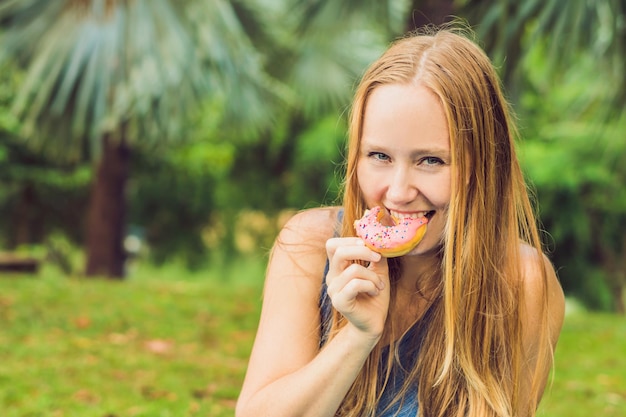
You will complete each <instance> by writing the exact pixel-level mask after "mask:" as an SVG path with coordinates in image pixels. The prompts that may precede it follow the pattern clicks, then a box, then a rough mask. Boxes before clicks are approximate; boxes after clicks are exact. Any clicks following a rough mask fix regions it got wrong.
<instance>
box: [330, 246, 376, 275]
mask: <svg viewBox="0 0 626 417" xmlns="http://www.w3.org/2000/svg"><path fill="white" fill-rule="evenodd" d="M327 248H328V259H329V273H330V274H331V275H338V274H340V273H341V271H343V270H344V269H346V268H347V267H348V266H349V265H351V264H352V263H354V262H356V261H364V262H377V261H379V260H380V258H381V255H380V254H379V253H376V252H374V251H373V250H371V249H369V248H368V247H367V246H365V244H364V243H363V241H362V240H361V239H358V238H357V240H354V239H352V238H349V239H348V240H342V241H340V242H337V241H335V242H330V243H327Z"/></svg>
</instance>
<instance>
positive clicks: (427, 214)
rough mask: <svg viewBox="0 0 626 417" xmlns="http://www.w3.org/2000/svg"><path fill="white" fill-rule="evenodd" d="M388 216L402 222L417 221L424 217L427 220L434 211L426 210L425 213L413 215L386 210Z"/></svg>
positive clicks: (420, 212) (414, 213) (417, 212)
mask: <svg viewBox="0 0 626 417" xmlns="http://www.w3.org/2000/svg"><path fill="white" fill-rule="evenodd" d="M388 213H389V215H391V217H393V218H394V219H398V220H402V219H419V218H421V217H426V218H427V219H428V220H430V219H432V217H433V216H434V215H435V210H427V211H416V212H413V213H402V212H399V211H394V210H388Z"/></svg>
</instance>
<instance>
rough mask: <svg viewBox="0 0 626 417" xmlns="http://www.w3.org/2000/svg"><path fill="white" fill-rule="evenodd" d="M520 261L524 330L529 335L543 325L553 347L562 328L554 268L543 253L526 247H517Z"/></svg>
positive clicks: (561, 298)
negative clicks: (525, 329)
mask: <svg viewBox="0 0 626 417" xmlns="http://www.w3.org/2000/svg"><path fill="white" fill-rule="evenodd" d="M520 262H521V265H520V267H521V272H522V291H523V296H524V300H525V309H524V310H525V316H526V317H525V320H524V321H525V322H526V326H525V327H526V328H527V329H528V333H531V334H532V333H533V332H534V331H535V330H539V327H540V326H545V325H547V326H548V329H547V330H548V331H549V334H550V339H551V342H552V344H553V345H555V344H556V341H557V339H558V335H559V333H560V331H561V327H562V325H563V319H564V315H565V296H564V294H563V289H562V288H561V284H560V283H559V280H558V278H557V275H556V272H555V270H554V267H553V266H552V263H551V262H550V260H549V259H548V257H547V256H546V255H545V254H544V253H542V252H540V251H538V250H537V249H535V248H533V247H532V246H529V245H527V244H521V245H520ZM546 320H547V322H546Z"/></svg>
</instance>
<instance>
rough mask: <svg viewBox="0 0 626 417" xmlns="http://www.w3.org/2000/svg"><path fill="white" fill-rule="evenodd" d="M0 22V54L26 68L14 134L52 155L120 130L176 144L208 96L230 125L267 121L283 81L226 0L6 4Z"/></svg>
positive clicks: (83, 148)
mask: <svg viewBox="0 0 626 417" xmlns="http://www.w3.org/2000/svg"><path fill="white" fill-rule="evenodd" d="M242 10H243V9H242ZM250 16H252V15H250ZM0 21H2V22H3V23H4V24H5V28H4V29H5V31H4V34H3V36H2V37H0V41H2V44H1V46H2V55H6V56H9V57H17V58H18V59H19V60H20V62H23V63H25V64H26V66H27V70H26V77H25V79H24V81H23V83H21V85H20V89H19V92H18V94H17V96H16V98H15V101H14V103H13V109H14V111H15V113H16V114H17V115H18V116H19V118H20V120H21V121H22V129H21V130H20V133H21V134H22V136H23V137H24V139H25V140H27V141H29V142H30V143H31V144H32V146H34V147H36V148H37V149H43V150H44V151H45V152H46V153H47V154H48V155H49V156H54V157H55V158H57V159H65V160H67V159H70V160H79V159H82V158H84V157H85V156H92V157H97V156H98V155H99V151H100V146H101V143H100V139H101V137H102V136H103V135H104V134H105V133H110V132H116V131H117V130H118V129H119V128H120V126H124V129H125V131H126V133H127V138H126V140H127V141H129V143H130V144H132V145H133V147H136V146H137V145H139V144H141V145H143V144H154V143H163V142H164V141H167V140H178V139H180V138H181V137H182V133H183V132H185V127H186V122H187V118H186V117H187V115H188V113H189V112H190V111H192V110H193V107H192V106H194V105H195V104H197V103H198V101H199V99H200V100H201V99H202V98H204V97H206V96H211V97H213V98H214V99H220V98H221V99H224V100H223V106H224V108H225V111H224V115H225V117H226V118H227V119H228V121H229V122H230V123H231V124H232V123H233V121H234V122H235V123H238V124H241V125H243V126H245V127H246V129H248V130H250V129H252V128H256V129H259V128H260V127H266V126H267V125H268V122H269V121H270V120H271V114H272V110H271V109H272V106H271V103H273V102H275V101H276V95H275V94H274V91H273V87H278V86H279V84H278V83H277V82H276V81H275V80H271V79H270V78H269V77H268V76H267V75H266V74H265V72H264V71H263V68H262V62H261V60H260V56H259V54H258V53H257V51H256V50H255V49H254V47H253V45H252V44H251V42H250V41H249V39H248V38H247V36H246V33H245V31H244V30H243V28H242V27H241V23H240V22H239V21H238V18H237V15H236V12H235V9H234V8H233V6H232V5H231V3H230V2H228V1H225V2H217V3H216V2H199V1H182V2H181V1H179V2H172V1H169V0H159V1H136V2H105V1H103V0H91V1H87V2H75V1H68V0H66V1H58V2H48V1H45V0H43V1H42V0H30V1H27V2H18V1H9V2H8V3H7V4H3V6H2V7H1V8H0ZM1 58H2V56H0V59H1ZM226 97H227V98H228V100H225V98H226ZM242 108H246V109H247V111H245V112H242V111H241V109H242ZM85 140H87V142H88V144H87V143H86V142H85Z"/></svg>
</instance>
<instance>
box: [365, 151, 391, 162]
mask: <svg viewBox="0 0 626 417" xmlns="http://www.w3.org/2000/svg"><path fill="white" fill-rule="evenodd" d="M367 156H368V157H369V158H373V159H375V160H377V161H389V159H390V158H389V156H388V155H386V154H384V153H382V152H369V153H368V154H367Z"/></svg>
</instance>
